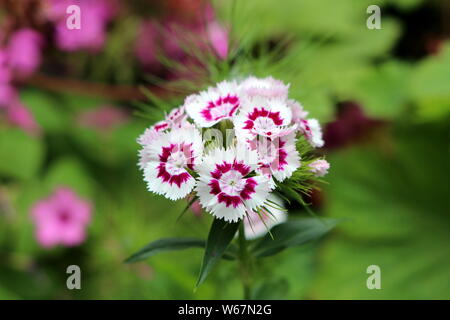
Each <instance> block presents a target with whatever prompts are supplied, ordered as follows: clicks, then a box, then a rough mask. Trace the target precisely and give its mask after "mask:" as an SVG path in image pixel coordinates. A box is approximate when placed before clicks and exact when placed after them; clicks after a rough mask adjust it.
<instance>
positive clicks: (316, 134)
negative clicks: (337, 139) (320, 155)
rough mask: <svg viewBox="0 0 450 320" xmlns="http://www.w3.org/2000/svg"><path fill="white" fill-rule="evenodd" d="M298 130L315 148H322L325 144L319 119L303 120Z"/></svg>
mask: <svg viewBox="0 0 450 320" xmlns="http://www.w3.org/2000/svg"><path fill="white" fill-rule="evenodd" d="M298 130H299V131H300V132H301V133H302V134H304V135H305V137H306V139H307V140H308V141H309V142H310V143H311V145H312V146H313V147H315V148H321V147H323V145H324V144H325V142H324V141H323V137H322V128H321V126H320V124H319V121H318V120H317V119H307V120H305V119H303V120H300V122H299V127H298Z"/></svg>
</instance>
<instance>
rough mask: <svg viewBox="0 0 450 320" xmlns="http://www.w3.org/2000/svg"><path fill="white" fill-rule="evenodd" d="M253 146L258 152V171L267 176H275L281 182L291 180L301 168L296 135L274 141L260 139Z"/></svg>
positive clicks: (291, 134) (292, 134)
mask: <svg viewBox="0 0 450 320" xmlns="http://www.w3.org/2000/svg"><path fill="white" fill-rule="evenodd" d="M252 144H253V145H254V146H255V147H256V150H257V151H258V157H259V169H258V170H259V171H260V172H262V173H263V174H265V175H273V176H274V177H275V178H276V179H277V180H278V181H280V182H281V181H283V180H285V179H287V178H290V177H291V176H292V174H293V173H294V172H295V170H297V169H298V168H299V167H300V155H299V153H298V151H297V149H296V147H295V133H290V134H289V135H287V136H283V137H279V138H276V139H274V140H271V139H258V140H257V141H255V142H254V143H252Z"/></svg>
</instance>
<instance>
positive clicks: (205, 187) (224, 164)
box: [196, 145, 270, 222]
mask: <svg viewBox="0 0 450 320" xmlns="http://www.w3.org/2000/svg"><path fill="white" fill-rule="evenodd" d="M256 161H257V153H256V151H252V150H250V149H248V148H247V147H246V146H245V145H238V146H237V147H233V148H229V149H223V148H217V149H214V150H212V151H211V152H210V153H209V154H208V155H207V156H206V157H205V158H204V161H203V162H202V164H201V165H200V166H199V167H198V168H197V172H198V173H199V181H198V183H197V187H196V191H197V194H198V197H199V200H200V203H201V205H202V206H203V207H204V208H205V209H206V210H207V211H209V212H210V213H211V214H212V215H214V216H215V217H216V218H218V219H224V220H226V221H230V222H236V221H239V220H241V219H242V218H243V217H244V216H245V215H246V213H247V212H248V211H250V210H253V209H256V208H257V207H259V206H261V205H262V204H263V203H264V201H265V199H266V197H267V195H268V194H269V192H270V185H269V179H268V178H267V177H265V176H263V175H258V174H256V172H255V169H256V167H257V165H256Z"/></svg>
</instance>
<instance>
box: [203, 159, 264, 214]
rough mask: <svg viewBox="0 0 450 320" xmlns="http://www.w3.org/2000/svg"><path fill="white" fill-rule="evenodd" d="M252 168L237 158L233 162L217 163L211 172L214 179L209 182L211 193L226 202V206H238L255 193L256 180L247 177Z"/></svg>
mask: <svg viewBox="0 0 450 320" xmlns="http://www.w3.org/2000/svg"><path fill="white" fill-rule="evenodd" d="M250 170H251V168H250V167H249V166H247V165H245V164H244V163H242V162H237V161H236V160H235V161H234V162H233V163H227V162H223V163H221V164H217V165H216V169H215V170H214V171H212V172H211V176H212V177H213V179H212V180H211V181H210V183H209V187H210V188H211V190H210V194H212V195H215V196H217V201H218V202H219V203H225V205H226V207H230V206H233V208H236V207H238V206H239V205H240V204H241V203H242V202H243V201H244V200H249V199H251V195H252V194H253V193H255V187H256V186H257V182H256V180H255V179H253V178H245V176H247V175H248V174H249V173H250Z"/></svg>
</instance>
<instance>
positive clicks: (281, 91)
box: [240, 77, 289, 100]
mask: <svg viewBox="0 0 450 320" xmlns="http://www.w3.org/2000/svg"><path fill="white" fill-rule="evenodd" d="M240 88H241V90H242V92H243V94H245V95H248V96H250V97H255V96H260V97H265V98H269V99H275V98H279V99H283V100H285V99H287V97H288V91H289V85H286V84H284V83H283V82H282V81H280V80H276V79H274V78H272V77H267V78H256V77H248V78H247V79H245V80H244V81H243V82H242V83H241V85H240Z"/></svg>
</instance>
